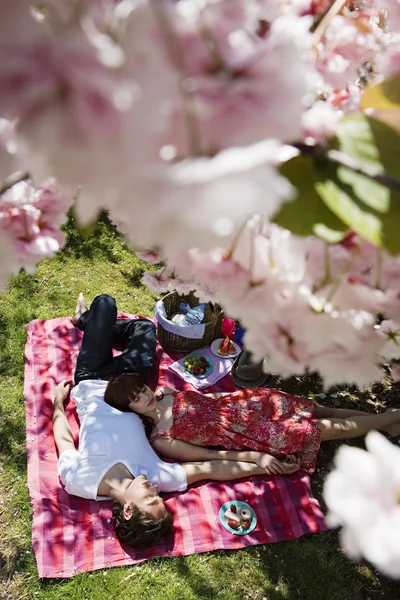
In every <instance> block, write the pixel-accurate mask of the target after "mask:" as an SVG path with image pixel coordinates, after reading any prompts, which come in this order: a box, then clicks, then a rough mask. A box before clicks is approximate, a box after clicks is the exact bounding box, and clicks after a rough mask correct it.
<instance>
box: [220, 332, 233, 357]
mask: <svg viewBox="0 0 400 600" xmlns="http://www.w3.org/2000/svg"><path fill="white" fill-rule="evenodd" d="M217 354H219V355H220V356H232V354H236V348H235V346H234V345H233V344H232V342H231V340H230V339H229V337H228V336H226V337H225V339H223V340H222V342H221V343H220V345H219V348H218V350H217Z"/></svg>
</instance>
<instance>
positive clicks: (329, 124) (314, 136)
mask: <svg viewBox="0 0 400 600" xmlns="http://www.w3.org/2000/svg"><path fill="white" fill-rule="evenodd" d="M342 116H343V113H342V112H341V111H340V110H336V109H335V108H334V107H333V106H332V105H330V104H328V103H327V102H322V101H318V102H316V103H315V104H314V105H313V106H312V107H311V108H309V109H308V110H307V111H306V112H305V113H303V117H302V123H303V136H304V138H305V139H306V140H307V142H308V143H309V142H310V141H311V142H312V143H314V144H325V143H326V142H327V140H328V139H329V138H330V137H332V136H333V135H334V134H335V132H336V127H337V124H338V122H339V120H340V118H341V117H342Z"/></svg>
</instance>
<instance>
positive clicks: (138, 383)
mask: <svg viewBox="0 0 400 600" xmlns="http://www.w3.org/2000/svg"><path fill="white" fill-rule="evenodd" d="M144 385H145V382H144V381H143V379H142V378H141V377H140V376H139V375H134V374H133V373H120V374H119V375H112V377H111V379H110V381H109V382H108V384H107V387H106V391H105V393H104V401H105V402H106V403H107V404H109V405H110V406H112V407H113V408H117V409H118V410H121V411H122V412H134V411H132V410H131V408H129V405H130V403H131V402H135V400H136V396H137V395H138V394H139V393H140V392H141V391H142V389H143V386H144ZM135 414H137V415H138V417H140V418H141V420H142V423H143V425H144V430H145V432H146V436H147V437H148V438H150V436H151V433H152V431H153V429H154V428H155V426H156V424H155V422H154V419H152V418H151V417H147V416H146V415H140V414H138V413H135Z"/></svg>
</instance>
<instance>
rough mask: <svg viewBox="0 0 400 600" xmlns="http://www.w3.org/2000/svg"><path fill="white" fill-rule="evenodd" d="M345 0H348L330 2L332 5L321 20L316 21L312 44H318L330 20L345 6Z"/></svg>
mask: <svg viewBox="0 0 400 600" xmlns="http://www.w3.org/2000/svg"><path fill="white" fill-rule="evenodd" d="M347 1H348V0H335V2H334V3H333V4H332V6H331V7H330V9H329V10H328V12H326V13H325V15H324V16H323V17H322V19H321V21H320V22H319V23H318V25H317V27H316V28H315V31H314V40H313V44H314V46H316V45H317V44H318V42H319V41H320V39H321V38H322V36H323V35H324V33H325V31H326V30H327V29H328V27H329V25H330V23H331V21H332V20H333V19H334V18H335V17H336V15H337V14H338V13H339V12H340V11H341V10H342V8H343V7H344V6H345V4H346V3H347Z"/></svg>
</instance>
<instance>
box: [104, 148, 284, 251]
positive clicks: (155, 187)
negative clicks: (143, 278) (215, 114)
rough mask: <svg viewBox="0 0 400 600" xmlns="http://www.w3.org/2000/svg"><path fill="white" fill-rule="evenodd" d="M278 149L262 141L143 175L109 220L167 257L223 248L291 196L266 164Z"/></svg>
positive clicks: (136, 241)
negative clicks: (250, 222) (252, 219)
mask: <svg viewBox="0 0 400 600" xmlns="http://www.w3.org/2000/svg"><path fill="white" fill-rule="evenodd" d="M279 147H280V146H279V144H278V143H277V142H275V141H274V140H266V141H264V142H259V143H257V144H253V145H252V146H250V147H244V148H230V149H228V150H224V151H222V152H220V153H219V154H217V155H216V156H214V157H212V158H206V157H203V158H193V159H187V160H184V161H180V162H178V163H176V164H172V165H169V164H165V165H162V166H161V167H157V168H149V169H147V170H142V171H141V173H138V174H137V175H136V174H135V177H134V178H133V179H132V182H131V186H130V188H129V193H128V192H126V193H125V194H124V195H123V196H122V197H121V200H120V202H119V203H118V204H116V205H115V206H114V207H113V208H112V211H111V214H112V217H113V218H115V219H117V220H119V221H122V222H125V223H126V224H127V226H128V227H129V231H130V236H129V239H130V241H131V243H132V245H134V246H136V247H137V246H148V245H153V244H156V245H158V246H160V247H161V248H162V249H163V251H164V252H165V253H166V254H167V255H168V256H173V254H174V253H175V252H177V251H179V250H182V249H188V248H190V247H197V248H199V249H200V250H205V249H208V248H212V247H213V246H214V245H221V244H225V243H227V242H229V240H231V239H232V237H233V236H234V234H235V232H236V231H237V229H238V228H239V227H240V226H241V225H243V223H245V222H246V221H247V220H248V219H249V218H250V217H252V216H253V215H254V214H259V215H261V217H263V218H267V219H268V218H269V217H270V216H271V215H272V214H274V213H275V212H276V211H277V210H278V208H279V207H280V206H281V204H282V203H283V202H284V201H285V200H290V199H291V198H292V197H293V188H292V186H291V185H290V183H289V182H288V180H286V179H285V178H283V177H282V176H281V175H279V173H278V172H277V171H276V169H275V168H274V167H273V166H272V165H271V162H272V154H273V152H274V151H275V149H276V148H279ZM132 198H133V199H136V200H137V204H135V211H133V210H132ZM244 198H245V199H246V201H244ZM143 222H146V227H143Z"/></svg>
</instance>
